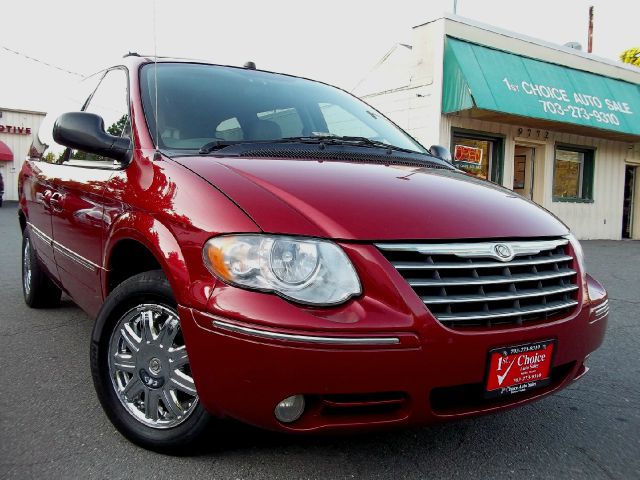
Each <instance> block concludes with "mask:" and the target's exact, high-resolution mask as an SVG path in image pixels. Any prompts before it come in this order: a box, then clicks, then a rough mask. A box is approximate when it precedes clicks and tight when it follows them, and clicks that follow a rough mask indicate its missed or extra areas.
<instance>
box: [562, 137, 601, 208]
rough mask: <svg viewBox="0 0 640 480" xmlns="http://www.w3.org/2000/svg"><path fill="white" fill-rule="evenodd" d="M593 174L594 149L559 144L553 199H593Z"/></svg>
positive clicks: (578, 200)
mask: <svg viewBox="0 0 640 480" xmlns="http://www.w3.org/2000/svg"><path fill="white" fill-rule="evenodd" d="M593 174H594V150H593V149H590V148H580V147H565V146H557V147H556V152H555V159H554V164H553V200H554V201H556V202H557V201H569V202H580V201H591V200H593V176H594V175H593Z"/></svg>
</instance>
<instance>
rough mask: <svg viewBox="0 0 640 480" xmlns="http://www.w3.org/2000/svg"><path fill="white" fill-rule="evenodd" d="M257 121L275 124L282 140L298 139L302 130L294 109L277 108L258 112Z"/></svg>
mask: <svg viewBox="0 0 640 480" xmlns="http://www.w3.org/2000/svg"><path fill="white" fill-rule="evenodd" d="M258 119H259V120H266V121H269V122H274V123H276V124H277V125H278V127H280V133H281V136H282V137H283V138H286V137H299V136H300V135H302V130H303V129H304V126H303V125H302V120H301V119H300V115H299V114H298V111H297V110H296V109H295V108H278V109H274V110H269V111H266V112H260V113H258Z"/></svg>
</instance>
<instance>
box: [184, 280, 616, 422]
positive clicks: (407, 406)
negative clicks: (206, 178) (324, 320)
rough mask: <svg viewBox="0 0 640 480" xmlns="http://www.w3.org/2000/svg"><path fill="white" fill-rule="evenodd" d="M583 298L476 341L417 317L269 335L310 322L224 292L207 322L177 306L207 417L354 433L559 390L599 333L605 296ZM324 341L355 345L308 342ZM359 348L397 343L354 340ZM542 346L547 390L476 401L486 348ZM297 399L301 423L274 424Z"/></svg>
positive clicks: (273, 302) (274, 305) (578, 369)
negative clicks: (554, 316) (560, 313)
mask: <svg viewBox="0 0 640 480" xmlns="http://www.w3.org/2000/svg"><path fill="white" fill-rule="evenodd" d="M225 289H226V291H224V290H225ZM588 290H589V293H590V295H591V299H590V300H589V299H584V300H583V302H582V303H581V306H580V307H579V308H577V309H576V310H575V311H574V312H573V314H571V315H570V316H568V317H566V318H562V319H560V320H557V321H553V322H549V323H540V324H537V325H532V326H526V327H513V328H505V329H495V330H485V331H453V330H450V329H448V328H446V327H444V326H442V325H441V324H439V323H438V322H437V320H435V319H434V318H433V317H432V316H431V315H430V314H428V312H426V311H425V312H424V314H421V316H420V317H419V318H414V319H413V322H412V325H413V327H412V328H406V329H405V328H398V329H395V330H393V329H390V328H385V329H383V330H381V331H373V330H370V329H367V331H366V332H362V331H361V330H359V329H356V328H351V329H349V328H348V324H347V325H342V328H341V329H340V331H339V332H336V331H335V329H334V330H325V331H318V330H317V329H313V330H312V329H309V330H303V329H300V328H290V327H284V328H274V327H273V326H269V325H265V323H263V322H261V319H262V318H264V317H269V316H271V317H272V318H276V319H277V318H278V317H279V316H283V315H284V316H285V317H284V318H287V320H288V321H289V322H292V323H294V324H295V323H296V319H295V318H293V319H292V315H294V312H298V315H300V316H304V315H308V314H309V313H308V312H307V311H305V310H303V309H299V308H297V307H294V308H293V309H290V308H288V307H284V309H281V310H278V308H280V307H283V305H284V304H286V302H284V303H283V301H282V300H280V299H277V298H275V297H273V296H269V295H265V294H258V293H256V292H246V291H242V290H239V289H234V288H232V287H228V288H227V287H225V288H223V292H222V293H221V294H220V295H219V296H218V299H217V301H216V302H214V303H215V305H214V306H215V309H212V311H215V312H216V314H215V315H214V314H211V313H206V312H201V311H198V310H194V309H191V308H186V307H180V318H181V324H182V328H183V331H184V335H185V340H186V342H187V349H188V352H189V358H190V365H191V369H192V372H193V375H194V379H195V382H196V387H197V390H198V394H199V397H200V401H201V402H202V404H203V406H204V407H205V408H206V409H207V410H208V411H210V412H211V413H213V414H215V415H217V416H229V417H233V418H236V419H238V420H241V421H244V422H247V423H250V424H253V425H256V426H260V427H264V428H269V429H274V430H282V431H289V432H309V431H339V430H361V429H363V428H378V427H381V426H390V425H408V424H426V423H432V422H438V421H443V420H447V419H457V418H464V417H468V416H473V415H478V414H484V413H489V412H494V411H498V410H502V409H506V408H510V407H514V406H517V405H520V404H523V403H526V402H529V401H532V400H535V399H537V398H540V397H542V396H544V395H547V394H549V393H551V392H553V391H556V390H558V389H561V388H563V387H564V386H566V385H568V384H569V383H571V382H572V381H574V380H575V379H577V378H579V377H580V376H582V375H583V374H584V373H585V372H586V367H585V365H584V361H585V359H586V357H587V356H588V355H589V354H590V353H591V352H592V351H594V350H595V349H596V348H598V346H599V345H600V344H601V343H602V341H603V338H604V333H605V329H606V324H607V317H608V315H607V314H603V309H602V308H599V307H601V306H602V305H603V304H604V302H606V293H605V292H604V289H602V287H601V286H600V285H599V284H598V283H597V282H595V280H593V279H591V278H590V277H589V278H588ZM255 295H261V296H262V297H261V298H262V300H263V302H259V303H260V306H255V302H254V303H253V304H252V305H253V306H246V307H245V308H240V306H241V305H242V301H243V300H244V301H246V300H248V299H254V300H255V298H254V296H255ZM409 303H410V302H409ZM287 305H288V304H287ZM423 310H424V308H423ZM372 311H374V310H373V307H372ZM240 312H243V314H241V313H240ZM365 312H366V309H365ZM376 313H377V314H382V313H383V312H376ZM387 313H388V314H389V315H391V313H389V312H387ZM396 313H397V314H398V315H400V316H401V318H398V319H396V320H397V321H396V322H395V323H396V324H402V323H403V322H402V319H404V318H405V316H406V315H404V313H406V312H396ZM316 315H319V313H316ZM366 316H367V317H368V316H369V315H366ZM373 316H375V314H373ZM280 318H282V317H280ZM256 320H257V322H256ZM298 321H299V322H300V323H303V321H305V319H304V318H301V319H298ZM354 322H355V320H354ZM281 323H282V322H281ZM229 326H231V328H229ZM256 332H257V333H256ZM260 333H263V334H260ZM274 334H275V335H274ZM327 338H333V339H344V338H348V339H349V338H350V339H354V340H356V341H354V342H353V343H349V342H346V343H340V342H323V341H317V339H327ZM363 338H365V339H374V340H375V339H376V338H378V339H397V342H388V343H386V344H375V342H373V344H372V343H367V342H357V340H358V339H363ZM308 339H312V340H308ZM313 339H316V340H313ZM547 339H555V340H556V341H557V351H556V354H555V357H554V363H553V367H552V382H551V384H550V385H548V386H546V387H543V388H540V389H537V390H531V391H528V392H524V393H520V394H515V395H512V396H509V397H502V398H499V399H492V400H486V399H484V398H483V396H482V390H483V385H484V379H485V374H486V372H485V368H486V361H487V355H488V352H489V350H491V349H493V348H497V347H501V346H509V345H517V344H522V343H528V342H536V341H541V340H547ZM296 394H303V395H305V399H306V403H307V408H306V410H305V413H304V414H303V415H302V417H301V418H300V419H299V420H297V421H296V422H293V423H290V424H283V423H280V422H279V421H278V420H276V418H275V417H274V408H275V406H276V404H277V403H278V402H280V401H281V400H283V399H284V398H286V397H289V396H291V395H296Z"/></svg>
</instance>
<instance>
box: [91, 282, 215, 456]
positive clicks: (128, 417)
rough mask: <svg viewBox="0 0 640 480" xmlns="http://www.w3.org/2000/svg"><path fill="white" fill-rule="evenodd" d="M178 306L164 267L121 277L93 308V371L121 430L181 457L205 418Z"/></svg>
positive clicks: (203, 428)
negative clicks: (94, 309) (94, 320)
mask: <svg viewBox="0 0 640 480" xmlns="http://www.w3.org/2000/svg"><path fill="white" fill-rule="evenodd" d="M176 307H177V305H176V301H175V299H174V297H173V293H172V291H171V287H170V286H169V282H168V280H167V278H166V277H165V275H164V274H163V273H162V271H159V270H156V271H150V272H144V273H141V274H138V275H135V276H133V277H131V278H129V279H127V280H125V281H124V282H122V283H121V284H120V285H119V286H118V287H116V288H115V289H114V290H113V292H112V293H111V294H110V295H109V296H108V297H107V299H106V301H105V303H104V305H103V306H102V308H101V309H100V312H99V313H98V317H97V319H96V323H95V326H94V329H93V333H92V340H91V353H90V355H91V374H92V376H93V383H94V386H95V389H96V393H97V394H98V398H99V400H100V403H101V404H102V408H103V409H104V411H105V413H106V414H107V416H108V417H109V420H111V422H112V423H113V425H114V426H115V427H116V428H117V429H118V431H120V433H122V435H124V436H125V437H126V438H128V439H129V440H130V441H132V442H133V443H135V444H137V445H140V446H141V447H144V448H147V449H150V450H154V451H158V452H161V453H167V454H171V455H184V454H187V453H193V447H194V446H195V444H196V442H197V441H198V439H199V438H200V437H201V436H202V435H203V434H204V432H205V431H206V430H207V427H208V425H209V423H210V421H211V417H210V415H209V414H208V413H207V412H206V411H205V409H204V408H203V407H202V405H201V404H200V403H199V401H198V396H197V392H196V390H195V385H194V384H193V380H192V378H191V370H190V368H189V363H188V357H187V355H186V349H185V347H184V340H183V337H182V332H181V330H180V321H179V317H178V313H177V308H176ZM150 325H151V326H150ZM136 349H137V350H136Z"/></svg>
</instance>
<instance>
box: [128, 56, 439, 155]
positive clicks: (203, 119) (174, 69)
mask: <svg viewBox="0 0 640 480" xmlns="http://www.w3.org/2000/svg"><path fill="white" fill-rule="evenodd" d="M156 75H157V79H158V80H157V81H158V93H157V95H158V119H157V134H156V120H155V113H156V112H155V90H154V83H155V78H156ZM141 90H142V100H143V104H144V111H145V115H146V118H147V124H148V125H149V127H150V128H149V130H150V131H151V135H152V137H153V138H154V141H156V142H157V144H158V146H159V147H160V148H167V149H179V150H180V149H188V150H198V149H200V148H201V147H202V146H203V145H205V144H206V143H208V142H212V141H216V140H223V141H231V142H238V141H240V142H244V141H246V142H254V141H268V140H276V141H277V140H280V139H283V138H290V137H323V136H324V137H326V136H340V137H342V136H348V137H349V136H350V137H364V138H367V139H370V140H373V141H378V142H384V143H385V144H387V145H393V146H395V147H399V148H405V149H409V150H412V151H414V152H420V153H425V152H426V151H425V149H424V148H423V147H422V146H421V145H419V144H418V143H417V142H415V141H414V140H412V139H411V138H410V137H409V136H408V135H407V134H406V133H404V132H403V131H402V130H400V129H399V128H398V127H396V126H395V125H393V124H392V123H391V122H390V121H389V120H387V119H386V118H385V117H383V116H382V115H381V114H380V113H378V112H376V111H375V110H374V109H373V108H371V107H370V106H368V105H366V104H365V103H363V102H361V101H360V100H358V99H357V98H355V97H354V96H352V95H350V94H348V93H346V92H344V91H342V90H340V89H338V88H335V87H331V86H329V85H325V84H323V83H319V82H314V81H311V80H305V79H302V78H296V77H290V76H287V75H280V74H275V73H267V72H261V71H256V70H247V69H242V68H234V67H223V66H216V65H202V64H191V63H159V64H158V65H157V73H156V72H154V65H153V64H147V65H145V66H144V67H143V68H142V72H141ZM156 136H157V137H158V138H156Z"/></svg>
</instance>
